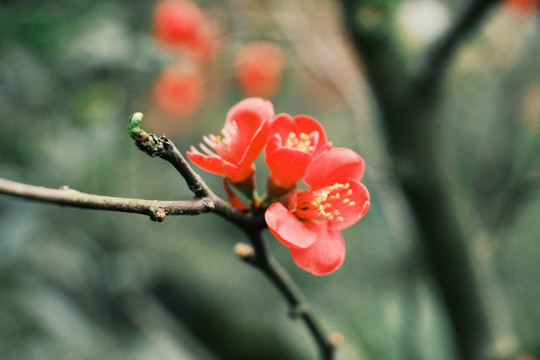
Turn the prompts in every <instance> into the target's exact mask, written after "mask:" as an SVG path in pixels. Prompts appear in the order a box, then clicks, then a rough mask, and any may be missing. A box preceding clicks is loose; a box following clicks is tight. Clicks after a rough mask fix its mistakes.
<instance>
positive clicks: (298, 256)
mask: <svg viewBox="0 0 540 360" xmlns="http://www.w3.org/2000/svg"><path fill="white" fill-rule="evenodd" d="M304 225H305V227H307V228H308V229H310V230H311V231H313V232H315V233H316V234H317V239H316V240H315V242H314V243H313V245H311V246H310V247H308V248H304V249H300V248H292V247H291V248H290V252H291V256H292V258H293V260H294V262H295V263H296V265H298V266H299V267H301V268H302V269H304V270H306V271H309V272H310V273H312V274H314V275H327V274H330V273H332V272H334V271H336V270H337V269H338V268H339V267H340V266H341V264H343V261H344V260H345V242H344V241H343V236H341V232H340V231H339V230H336V229H332V228H331V227H329V226H327V224H326V223H318V222H313V221H306V222H305V224H304Z"/></svg>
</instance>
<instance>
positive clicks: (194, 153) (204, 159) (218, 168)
mask: <svg viewBox="0 0 540 360" xmlns="http://www.w3.org/2000/svg"><path fill="white" fill-rule="evenodd" d="M187 156H188V158H189V160H191V161H192V162H193V163H194V164H195V165H197V166H198V167H200V168H201V169H204V170H206V171H208V172H211V173H213V174H218V175H225V173H224V171H223V166H222V163H223V160H222V159H221V158H220V157H219V156H217V155H212V156H207V155H204V154H202V153H201V152H200V151H198V150H197V149H195V148H194V147H193V146H192V147H191V151H188V152H187Z"/></svg>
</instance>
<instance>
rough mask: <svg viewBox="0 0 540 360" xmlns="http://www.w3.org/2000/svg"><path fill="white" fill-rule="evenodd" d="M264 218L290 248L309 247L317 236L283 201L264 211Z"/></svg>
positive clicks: (275, 233)
mask: <svg viewBox="0 0 540 360" xmlns="http://www.w3.org/2000/svg"><path fill="white" fill-rule="evenodd" d="M264 219H265V220H266V224H267V225H268V228H269V229H270V231H271V232H272V234H274V236H275V237H276V238H277V239H278V240H279V241H280V242H281V243H282V244H283V245H285V246H287V247H289V248H300V249H301V248H306V247H309V246H310V245H312V244H313V242H314V241H315V238H316V236H317V234H316V233H315V232H313V231H312V230H310V229H309V228H307V227H306V226H304V224H302V223H301V222H300V220H298V219H297V218H296V216H294V214H293V213H291V212H290V211H289V210H287V208H286V207H285V206H283V205H282V204H281V203H273V204H272V205H270V206H269V207H268V209H267V210H266V212H265V213H264Z"/></svg>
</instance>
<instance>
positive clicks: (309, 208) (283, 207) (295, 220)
mask: <svg viewBox="0 0 540 360" xmlns="http://www.w3.org/2000/svg"><path fill="white" fill-rule="evenodd" d="M364 169H365V164H364V160H363V159H362V157H360V156H359V155H358V154H356V153H355V152H354V151H352V150H349V149H345V148H335V149H331V150H328V151H326V152H323V153H321V154H320V155H318V156H317V157H316V158H314V159H313V161H312V162H311V163H310V164H309V165H308V166H307V169H306V173H305V175H304V182H305V183H306V184H307V185H308V186H309V188H310V189H309V190H297V191H293V192H291V193H290V194H289V195H287V197H286V199H285V201H284V204H282V203H279V202H278V203H274V204H272V205H270V207H268V209H267V210H266V212H265V220H266V224H267V225H268V228H269V229H270V231H271V232H272V234H274V236H276V237H277V239H278V240H279V241H280V242H281V243H282V244H283V245H285V246H287V247H288V248H289V250H290V252H291V256H292V258H293V260H294V262H295V263H296V264H297V265H298V266H299V267H301V268H302V269H304V270H306V271H309V272H311V273H313V274H315V275H325V274H329V273H331V272H333V271H335V270H337V269H338V268H339V267H340V266H341V264H342V263H343V260H344V258H345V244H344V241H343V237H342V235H341V230H342V229H344V228H347V227H349V226H351V225H353V224H354V223H356V222H357V221H358V220H360V219H361V218H362V217H363V216H364V215H365V214H366V212H367V210H368V209H369V204H370V197H369V193H368V190H367V189H366V187H365V186H364V185H363V184H361V183H360V180H361V179H362V176H363V174H364Z"/></svg>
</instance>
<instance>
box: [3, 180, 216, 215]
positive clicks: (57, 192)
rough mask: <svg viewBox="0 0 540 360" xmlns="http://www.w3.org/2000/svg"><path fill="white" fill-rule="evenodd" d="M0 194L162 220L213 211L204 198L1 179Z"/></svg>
mask: <svg viewBox="0 0 540 360" xmlns="http://www.w3.org/2000/svg"><path fill="white" fill-rule="evenodd" d="M0 194H4V195H8V196H13V197H18V198H23V199H28V200H35V201H40V202H45V203H51V204H57V205H62V206H70V207H77V208H83V209H95V210H109V211H119V212H127V213H135V214H142V215H148V216H150V218H151V219H152V220H154V221H163V219H164V218H165V216H166V215H198V214H201V213H205V212H209V211H212V210H213V208H214V207H213V206H212V203H211V202H208V201H207V200H206V199H194V200H185V201H160V200H143V199H130V198H122V197H112V196H102V195H94V194H87V193H83V192H80V191H77V190H74V189H70V188H69V187H67V186H63V187H61V188H60V189H51V188H46V187H42V186H34V185H28V184H22V183H19V182H15V181H10V180H6V179H2V178H0Z"/></svg>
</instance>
